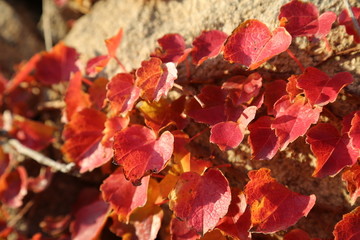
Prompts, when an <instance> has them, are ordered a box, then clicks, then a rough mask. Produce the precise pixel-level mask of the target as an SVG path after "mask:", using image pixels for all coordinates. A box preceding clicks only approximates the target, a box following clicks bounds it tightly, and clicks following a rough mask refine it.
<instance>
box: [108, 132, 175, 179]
mask: <svg viewBox="0 0 360 240" xmlns="http://www.w3.org/2000/svg"><path fill="white" fill-rule="evenodd" d="M173 145H174V136H173V135H172V134H171V133H170V132H168V131H166V132H164V133H163V134H162V135H161V136H160V137H159V139H156V135H155V133H154V132H153V131H152V130H150V129H149V128H147V127H144V126H141V125H133V126H131V127H128V128H126V129H124V130H122V131H119V132H117V133H115V137H114V145H113V148H114V158H115V161H116V162H117V163H118V164H120V165H122V166H123V168H124V174H125V177H126V178H127V179H129V180H130V181H131V182H132V183H133V184H135V185H139V184H141V183H140V180H141V178H142V177H144V176H146V175H148V174H150V173H152V172H160V171H161V170H162V169H163V168H164V167H165V166H166V163H167V162H168V160H169V159H170V158H171V155H172V153H173V147H174V146H173Z"/></svg>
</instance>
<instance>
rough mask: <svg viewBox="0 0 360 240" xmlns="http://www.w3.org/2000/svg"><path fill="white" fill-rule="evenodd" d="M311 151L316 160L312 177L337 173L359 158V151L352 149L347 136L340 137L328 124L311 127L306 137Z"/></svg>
mask: <svg viewBox="0 0 360 240" xmlns="http://www.w3.org/2000/svg"><path fill="white" fill-rule="evenodd" d="M306 142H307V143H309V144H310V147H311V151H312V152H313V153H314V155H315V156H316V159H317V164H316V168H315V171H314V173H313V176H315V177H326V176H329V175H335V174H337V173H339V172H340V171H341V170H342V169H343V168H344V167H346V166H352V165H354V163H355V162H356V160H357V158H358V157H359V154H360V152H359V149H354V148H353V147H352V145H351V143H350V139H349V137H348V135H347V134H346V133H345V134H343V135H340V134H339V132H338V130H337V129H336V128H335V127H334V126H332V125H331V124H330V123H320V124H317V125H316V126H314V127H312V128H311V129H310V130H309V131H308V133H307V136H306Z"/></svg>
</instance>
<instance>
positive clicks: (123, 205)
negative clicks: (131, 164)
mask: <svg viewBox="0 0 360 240" xmlns="http://www.w3.org/2000/svg"><path fill="white" fill-rule="evenodd" d="M149 179H150V178H149V177H144V178H143V179H142V180H141V186H134V185H133V184H132V183H131V182H129V181H128V180H126V179H125V176H124V173H123V170H122V169H121V168H118V169H117V170H116V171H115V172H113V173H112V174H111V175H110V176H109V177H108V178H106V179H105V180H104V182H103V184H102V185H101V186H100V191H101V192H102V197H103V199H104V200H105V201H106V202H109V203H110V205H111V208H112V209H113V210H114V211H115V213H116V214H117V215H118V218H119V219H122V220H125V221H126V222H127V221H129V217H130V214H131V213H132V212H133V211H134V210H135V209H136V208H138V207H142V206H144V205H145V203H146V201H147V190H148V184H149Z"/></svg>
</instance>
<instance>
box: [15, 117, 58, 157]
mask: <svg viewBox="0 0 360 240" xmlns="http://www.w3.org/2000/svg"><path fill="white" fill-rule="evenodd" d="M55 130H56V129H55V127H53V126H49V125H46V124H43V123H42V122H35V121H32V120H29V119H25V118H19V119H15V120H14V122H13V129H12V130H11V135H13V136H14V137H16V138H17V139H18V140H19V141H20V142H21V143H22V144H24V145H25V146H27V147H29V148H31V149H33V150H39V151H40V150H43V149H44V148H46V147H47V146H48V145H49V144H50V143H51V142H52V141H53V139H54V132H55Z"/></svg>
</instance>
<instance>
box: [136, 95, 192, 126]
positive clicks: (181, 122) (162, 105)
mask: <svg viewBox="0 0 360 240" xmlns="http://www.w3.org/2000/svg"><path fill="white" fill-rule="evenodd" d="M185 102H186V98H185V96H183V97H180V98H178V99H177V100H175V101H173V102H170V101H168V100H167V99H160V100H159V101H158V102H151V103H149V102H145V101H142V102H140V103H141V105H140V107H139V110H140V111H141V112H142V113H143V115H144V118H145V124H146V125H147V126H149V127H150V128H152V129H153V130H154V131H155V132H159V131H160V130H161V129H163V128H165V127H167V126H169V125H171V124H175V125H176V127H177V128H178V129H183V128H184V127H186V125H187V124H188V122H189V119H187V118H186V117H184V116H183V115H182V113H183V111H184V108H185Z"/></svg>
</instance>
